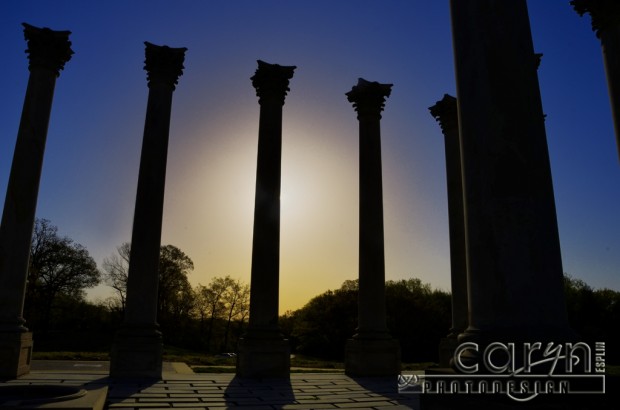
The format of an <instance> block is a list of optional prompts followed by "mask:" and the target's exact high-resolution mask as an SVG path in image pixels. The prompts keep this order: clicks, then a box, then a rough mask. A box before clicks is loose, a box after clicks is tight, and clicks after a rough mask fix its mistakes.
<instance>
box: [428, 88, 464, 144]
mask: <svg viewBox="0 0 620 410" xmlns="http://www.w3.org/2000/svg"><path fill="white" fill-rule="evenodd" d="M428 109H429V111H430V112H431V115H432V116H433V118H435V120H436V121H437V122H438V123H439V126H440V127H441V132H442V133H443V135H444V136H449V135H450V133H451V132H452V131H454V130H456V129H458V125H459V118H458V110H457V104H456V98H454V97H453V96H451V95H448V94H444V95H443V98H442V99H441V100H440V101H437V103H435V105H433V106H432V107H429V108H428Z"/></svg>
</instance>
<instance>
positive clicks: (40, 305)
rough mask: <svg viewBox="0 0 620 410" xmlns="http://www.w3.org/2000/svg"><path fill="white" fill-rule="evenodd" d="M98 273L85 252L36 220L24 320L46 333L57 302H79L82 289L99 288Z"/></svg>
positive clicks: (53, 227)
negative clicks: (64, 300)
mask: <svg viewBox="0 0 620 410" xmlns="http://www.w3.org/2000/svg"><path fill="white" fill-rule="evenodd" d="M99 281H100V272H99V271H98V270H97V264H96V263H95V261H94V259H93V258H92V257H91V256H90V255H89V253H88V251H87V250H86V248H85V247H84V246H82V245H80V244H78V243H75V242H73V240H72V239H70V238H69V237H66V236H64V237H61V236H59V235H58V228H57V227H56V226H54V225H52V224H51V222H50V221H49V220H47V219H39V218H37V219H36V221H35V226H34V231H33V235H32V242H31V250H30V260H29V266H28V285H27V289H26V295H27V296H26V306H25V310H26V316H27V317H29V318H30V321H31V324H32V325H33V327H35V328H36V327H40V328H42V329H43V330H47V329H49V327H50V321H51V319H52V317H53V313H54V309H55V308H56V307H57V305H58V303H57V302H58V300H59V299H60V298H63V299H69V300H73V301H78V302H79V301H83V300H84V297H85V291H84V290H85V289H87V288H91V287H93V286H96V285H97V284H99Z"/></svg>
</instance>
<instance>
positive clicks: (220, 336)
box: [24, 219, 620, 364]
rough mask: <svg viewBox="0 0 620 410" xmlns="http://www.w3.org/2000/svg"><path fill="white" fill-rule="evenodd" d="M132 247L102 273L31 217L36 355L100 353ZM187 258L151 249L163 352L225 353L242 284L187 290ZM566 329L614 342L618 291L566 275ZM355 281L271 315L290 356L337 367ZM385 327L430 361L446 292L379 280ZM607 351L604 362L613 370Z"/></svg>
mask: <svg viewBox="0 0 620 410" xmlns="http://www.w3.org/2000/svg"><path fill="white" fill-rule="evenodd" d="M130 250H131V245H130V243H123V244H121V245H120V246H118V247H117V249H116V251H115V252H114V253H113V254H112V255H110V256H109V257H107V258H104V260H103V263H102V265H101V269H98V268H97V265H96V263H95V261H94V260H93V258H92V257H91V256H90V255H89V253H88V251H87V249H86V248H85V247H84V246H82V245H80V244H78V243H75V242H74V241H73V240H72V239H70V238H68V237H66V236H61V235H60V234H59V233H58V228H57V227H56V226H54V225H52V223H51V222H50V221H49V220H46V219H37V220H36V222H35V229H34V233H33V237H32V244H31V256H30V262H29V270H28V285H27V289H26V303H25V308H24V317H25V318H26V320H27V321H28V323H27V326H28V327H29V328H30V329H31V330H32V331H34V332H35V348H36V350H39V351H45V350H48V351H51V350H69V351H79V350H82V351H88V350H92V351H108V350H109V348H110V346H111V343H112V338H113V335H114V333H115V329H116V328H117V326H118V325H119V324H120V323H121V322H122V320H123V315H124V310H125V306H126V292H127V275H128V269H129V256H130ZM193 269H194V264H193V262H192V260H191V258H190V257H189V256H188V255H186V254H185V253H184V252H183V251H182V250H180V249H179V248H177V247H175V246H173V245H164V246H162V247H161V249H160V259H159V271H158V274H159V290H158V304H157V312H158V322H159V324H160V327H161V330H162V332H163V335H164V343H165V344H167V345H171V346H175V347H181V348H187V349H192V350H196V351H202V352H211V353H216V352H233V351H235V350H236V345H237V342H238V339H239V337H240V336H241V335H242V334H243V332H244V329H245V326H247V321H248V316H249V299H250V287H249V285H247V284H245V283H243V282H242V281H240V280H239V279H234V278H232V277H230V276H224V277H213V278H212V279H211V281H210V282H209V283H208V284H207V285H201V284H199V285H197V286H194V287H192V286H191V284H190V282H189V275H190V274H191V272H192V271H193ZM100 283H105V284H106V285H108V286H110V287H111V288H112V289H113V290H114V296H112V297H110V298H108V299H106V300H105V301H99V302H89V301H87V300H86V293H85V290H86V289H88V288H91V287H94V286H96V285H98V284H100ZM564 285H565V294H566V300H567V311H568V317H569V322H570V325H571V326H572V328H573V329H574V330H575V331H576V332H577V333H578V334H580V335H581V337H582V338H583V340H585V341H588V342H597V341H605V342H606V343H607V345H608V346H618V345H620V343H619V342H620V340H619V336H618V335H617V332H615V326H614V325H615V324H617V323H620V292H618V291H615V290H611V289H593V288H591V287H590V286H589V285H587V284H586V283H585V282H584V281H583V280H581V279H577V278H573V277H571V276H568V275H566V276H565V279H564ZM357 293H358V281H357V280H347V281H345V282H344V283H343V284H342V286H341V287H340V288H338V289H336V290H328V291H326V292H324V293H322V294H320V295H318V296H315V297H314V298H312V299H311V300H310V301H309V302H308V303H307V304H306V305H305V306H303V307H302V308H300V309H297V310H295V311H289V312H286V313H285V314H284V315H282V316H281V317H280V325H281V328H282V332H283V333H284V334H285V336H286V337H288V339H289V342H290V345H291V349H292V351H293V352H298V353H302V354H307V355H310V356H314V357H319V358H324V359H333V360H343V357H344V346H345V343H346V340H347V339H349V338H350V337H351V336H352V335H353V334H354V333H355V328H356V326H357ZM386 304H387V306H386V307H387V321H388V328H389V329H390V332H391V334H392V336H393V337H395V338H396V339H398V340H399V341H400V344H401V351H402V359H403V361H404V362H437V360H438V346H439V341H440V339H441V338H442V337H445V336H446V334H447V333H448V329H449V328H450V326H451V298H450V293H449V292H446V291H443V290H440V289H433V288H432V287H431V285H430V284H427V283H423V282H422V281H421V280H420V279H418V278H411V279H407V280H399V281H387V282H386ZM619 354H620V352H618V351H615V349H608V351H607V362H608V363H611V364H614V363H616V364H617V363H620V357H619Z"/></svg>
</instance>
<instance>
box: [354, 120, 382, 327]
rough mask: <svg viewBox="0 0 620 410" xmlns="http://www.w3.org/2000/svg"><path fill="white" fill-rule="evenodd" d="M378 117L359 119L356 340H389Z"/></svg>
mask: <svg viewBox="0 0 620 410" xmlns="http://www.w3.org/2000/svg"><path fill="white" fill-rule="evenodd" d="M380 118H381V117H380V116H379V115H377V116H363V117H360V118H359V144H360V145H359V167H360V180H359V299H358V329H357V335H356V337H362V338H386V339H387V338H390V336H389V333H388V329H387V324H386V321H387V314H386V309H385V256H384V235H383V184H382V172H381V129H380Z"/></svg>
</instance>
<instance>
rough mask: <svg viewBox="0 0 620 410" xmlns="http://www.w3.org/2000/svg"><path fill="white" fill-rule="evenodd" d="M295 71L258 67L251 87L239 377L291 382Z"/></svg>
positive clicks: (260, 62) (269, 66) (285, 68)
mask: <svg viewBox="0 0 620 410" xmlns="http://www.w3.org/2000/svg"><path fill="white" fill-rule="evenodd" d="M295 68H296V67H294V66H289V67H286V66H280V65H278V64H268V63H265V62H263V61H260V60H259V61H258V69H257V70H256V73H255V74H254V76H253V77H252V85H253V86H254V88H255V89H256V95H257V96H258V97H259V100H258V102H259V104H260V119H259V125H258V156H257V165H256V197H255V205H254V232H253V241H252V278H251V286H250V292H251V293H250V322H249V324H248V329H247V331H246V334H245V335H244V336H243V337H242V338H241V339H240V340H239V356H238V359H237V375H238V376H240V377H259V378H260V377H288V376H289V372H290V349H289V346H288V341H287V340H285V339H284V336H283V335H282V334H281V333H280V328H279V326H278V306H279V303H278V300H279V296H280V295H279V292H280V289H279V283H280V183H281V172H282V169H281V168H282V165H281V161H282V107H283V105H284V99H285V97H286V93H287V92H288V91H289V88H288V85H289V80H290V79H291V78H292V77H293V72H294V70H295Z"/></svg>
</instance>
